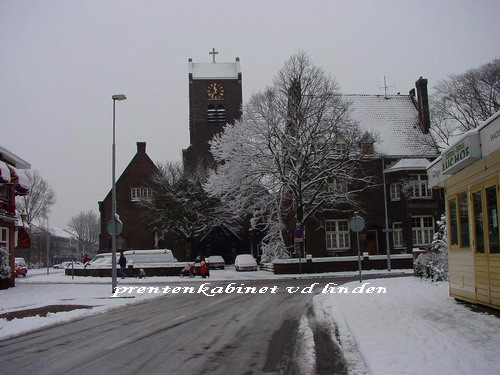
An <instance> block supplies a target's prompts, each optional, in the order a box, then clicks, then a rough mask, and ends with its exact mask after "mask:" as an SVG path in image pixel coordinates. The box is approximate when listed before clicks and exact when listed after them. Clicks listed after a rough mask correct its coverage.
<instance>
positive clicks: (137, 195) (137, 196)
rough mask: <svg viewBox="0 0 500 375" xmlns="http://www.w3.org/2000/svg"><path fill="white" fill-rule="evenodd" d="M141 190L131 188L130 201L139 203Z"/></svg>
mask: <svg viewBox="0 0 500 375" xmlns="http://www.w3.org/2000/svg"><path fill="white" fill-rule="evenodd" d="M141 191H142V189H141V188H132V189H131V190H130V196H131V199H132V201H140V200H141Z"/></svg>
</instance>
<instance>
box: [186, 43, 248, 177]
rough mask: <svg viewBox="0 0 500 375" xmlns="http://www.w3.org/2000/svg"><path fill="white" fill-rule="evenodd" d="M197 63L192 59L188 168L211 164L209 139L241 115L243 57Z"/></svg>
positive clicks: (190, 67) (190, 63)
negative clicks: (233, 60) (229, 60)
mask: <svg viewBox="0 0 500 375" xmlns="http://www.w3.org/2000/svg"><path fill="white" fill-rule="evenodd" d="M210 54H211V55H213V62H211V63H194V62H193V61H192V59H189V76H188V77H189V140H190V146H189V147H188V148H187V149H185V150H183V159H184V165H185V166H186V167H187V168H196V167H199V166H203V167H208V166H210V165H212V164H213V163H214V160H213V157H212V154H211V153H210V145H209V142H210V141H211V140H212V138H213V137H214V136H215V135H216V134H218V133H220V132H222V131H224V126H225V125H226V124H228V123H234V121H235V120H237V119H239V118H240V116H241V104H242V87H241V70H240V60H239V58H236V60H235V62H231V63H221V62H215V55H216V54H218V52H216V51H215V49H214V50H213V51H212V52H210Z"/></svg>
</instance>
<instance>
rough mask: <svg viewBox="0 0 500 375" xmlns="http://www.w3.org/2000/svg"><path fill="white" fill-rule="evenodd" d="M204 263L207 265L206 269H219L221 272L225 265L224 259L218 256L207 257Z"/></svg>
mask: <svg viewBox="0 0 500 375" xmlns="http://www.w3.org/2000/svg"><path fill="white" fill-rule="evenodd" d="M205 262H206V263H207V264H208V268H210V269H216V268H220V269H221V270H223V269H224V267H225V265H226V262H225V261H224V258H223V257H221V256H220V255H212V256H209V257H207V258H206V259H205Z"/></svg>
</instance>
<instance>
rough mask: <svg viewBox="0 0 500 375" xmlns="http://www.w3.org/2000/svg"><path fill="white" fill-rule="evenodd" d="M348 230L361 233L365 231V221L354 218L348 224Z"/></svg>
mask: <svg viewBox="0 0 500 375" xmlns="http://www.w3.org/2000/svg"><path fill="white" fill-rule="evenodd" d="M349 228H351V230H352V231H353V232H361V231H363V229H365V221H364V220H363V218H362V217H360V216H354V217H353V218H352V219H351V221H350V222H349Z"/></svg>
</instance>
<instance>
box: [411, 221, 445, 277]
mask: <svg viewBox="0 0 500 375" xmlns="http://www.w3.org/2000/svg"><path fill="white" fill-rule="evenodd" d="M437 225H438V227H439V229H438V231H437V232H436V233H435V234H434V237H433V241H432V245H431V247H430V248H429V250H428V251H427V252H426V253H424V254H421V255H419V257H418V258H417V260H416V262H415V267H416V270H417V272H418V275H419V276H420V277H425V278H427V279H431V280H432V281H444V280H448V239H447V235H446V216H445V215H442V216H441V220H439V221H437Z"/></svg>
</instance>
